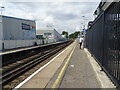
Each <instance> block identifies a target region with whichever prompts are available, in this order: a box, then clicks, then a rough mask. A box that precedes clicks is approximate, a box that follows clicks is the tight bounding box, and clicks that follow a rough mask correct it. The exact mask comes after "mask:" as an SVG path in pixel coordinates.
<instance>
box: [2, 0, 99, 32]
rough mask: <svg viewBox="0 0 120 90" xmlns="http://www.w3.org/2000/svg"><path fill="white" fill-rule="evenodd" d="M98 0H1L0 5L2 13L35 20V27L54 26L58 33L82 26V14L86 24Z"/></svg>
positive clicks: (73, 30)
mask: <svg viewBox="0 0 120 90" xmlns="http://www.w3.org/2000/svg"><path fill="white" fill-rule="evenodd" d="M32 1H33V0H32ZM99 1H100V0H97V1H96V2H73V1H72V2H64V1H62V2H6V1H4V0H3V1H2V4H1V6H4V7H5V10H4V11H3V14H4V15H7V16H12V17H18V18H24V19H31V20H36V24H37V29H50V28H56V29H57V31H58V32H60V33H61V32H62V31H63V30H66V31H68V32H69V33H73V32H75V31H76V30H79V29H80V28H81V27H82V26H83V25H82V24H81V23H83V21H84V20H83V17H82V16H85V17H86V25H87V22H88V21H91V20H93V12H94V11H95V9H96V8H97V6H98V4H99ZM46 26H52V27H46Z"/></svg>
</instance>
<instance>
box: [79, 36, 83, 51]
mask: <svg viewBox="0 0 120 90" xmlns="http://www.w3.org/2000/svg"><path fill="white" fill-rule="evenodd" d="M79 44H80V49H81V48H82V44H83V36H82V37H80V40H79Z"/></svg>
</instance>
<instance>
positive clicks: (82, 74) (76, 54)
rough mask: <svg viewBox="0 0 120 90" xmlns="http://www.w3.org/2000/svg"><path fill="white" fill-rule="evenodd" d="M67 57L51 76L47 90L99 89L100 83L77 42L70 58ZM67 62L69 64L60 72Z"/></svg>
mask: <svg viewBox="0 0 120 90" xmlns="http://www.w3.org/2000/svg"><path fill="white" fill-rule="evenodd" d="M71 53H72V52H71ZM69 56H70V54H69ZM69 56H67V58H66V60H65V61H64V63H63V65H61V68H60V69H59V70H58V71H57V72H56V74H55V75H54V76H53V78H52V79H51V81H50V82H49V84H48V85H47V88H100V87H101V86H100V83H99V82H98V80H97V78H96V75H95V72H94V70H93V68H92V65H91V63H90V61H89V59H88V57H87V55H86V53H85V52H84V50H83V49H80V48H79V44H78V42H76V44H75V49H74V50H73V53H72V54H71V57H69ZM67 60H69V62H68V64H67V66H66V68H64V71H62V70H63V67H64V66H65V63H66V62H67ZM61 71H62V72H61ZM61 73H62V74H61Z"/></svg>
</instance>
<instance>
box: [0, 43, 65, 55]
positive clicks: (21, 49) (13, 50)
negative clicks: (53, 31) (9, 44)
mask: <svg viewBox="0 0 120 90" xmlns="http://www.w3.org/2000/svg"><path fill="white" fill-rule="evenodd" d="M62 42H65V41H61V42H55V43H48V44H43V45H42V44H41V45H38V46H31V47H24V48H19V49H11V50H5V51H1V52H0V55H5V54H10V53H15V52H19V51H24V50H30V49H35V48H38V47H45V46H49V45H52V44H58V43H62Z"/></svg>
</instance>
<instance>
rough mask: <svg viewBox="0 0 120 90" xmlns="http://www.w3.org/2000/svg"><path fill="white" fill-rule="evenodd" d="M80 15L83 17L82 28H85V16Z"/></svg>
mask: <svg viewBox="0 0 120 90" xmlns="http://www.w3.org/2000/svg"><path fill="white" fill-rule="evenodd" d="M82 17H83V19H84V26H83V27H84V29H85V16H82Z"/></svg>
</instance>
